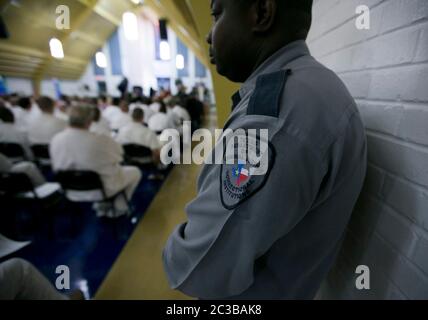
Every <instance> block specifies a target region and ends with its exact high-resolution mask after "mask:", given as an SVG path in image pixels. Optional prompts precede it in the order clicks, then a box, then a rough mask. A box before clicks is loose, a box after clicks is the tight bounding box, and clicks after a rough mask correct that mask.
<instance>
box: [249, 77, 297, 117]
mask: <svg viewBox="0 0 428 320" xmlns="http://www.w3.org/2000/svg"><path fill="white" fill-rule="evenodd" d="M291 74H292V71H291V69H284V70H279V71H276V72H273V73H268V74H263V75H261V76H259V77H258V78H257V80H256V87H255V89H254V92H253V94H252V96H251V98H250V101H249V103H248V108H247V115H261V116H269V117H275V118H277V117H278V116H279V111H280V104H281V96H282V93H283V91H284V87H285V84H286V82H287V79H288V77H289V76H290V75H291Z"/></svg>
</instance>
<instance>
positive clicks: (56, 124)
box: [28, 113, 67, 144]
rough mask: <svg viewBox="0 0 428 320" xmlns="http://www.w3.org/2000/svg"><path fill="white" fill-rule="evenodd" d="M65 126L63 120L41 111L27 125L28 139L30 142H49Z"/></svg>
mask: <svg viewBox="0 0 428 320" xmlns="http://www.w3.org/2000/svg"><path fill="white" fill-rule="evenodd" d="M66 127H67V123H66V122H65V121H64V120H61V119H58V118H57V117H55V116H54V115H52V114H47V113H42V114H40V115H38V116H36V117H35V118H34V119H33V120H32V121H31V122H30V123H29V125H28V139H29V140H30V142H31V143H32V144H49V143H50V142H51V140H52V138H53V137H54V136H55V135H56V134H57V133H59V132H61V131H63V130H64V129H65V128H66Z"/></svg>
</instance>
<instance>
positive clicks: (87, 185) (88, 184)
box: [56, 170, 133, 217]
mask: <svg viewBox="0 0 428 320" xmlns="http://www.w3.org/2000/svg"><path fill="white" fill-rule="evenodd" d="M56 180H57V181H58V182H59V183H60V185H61V187H62V189H63V190H64V193H65V197H66V198H67V200H68V201H70V202H74V203H110V204H111V206H112V209H113V213H114V216H115V217H117V210H116V207H115V205H114V201H115V200H116V198H118V197H119V196H123V198H124V199H125V201H126V204H127V206H128V215H131V214H132V211H133V210H132V207H131V204H130V202H129V200H128V197H127V195H126V192H125V190H121V191H119V192H118V193H116V194H115V195H113V196H111V197H108V196H107V193H106V191H105V188H104V184H103V182H102V181H101V178H100V176H99V175H98V174H97V173H96V172H93V171H81V170H65V171H59V172H57V173H56ZM70 193H79V194H86V195H87V194H88V193H91V195H92V193H93V197H90V199H89V198H87V199H85V198H82V200H80V199H79V200H77V199H76V198H74V197H73V195H72V194H70Z"/></svg>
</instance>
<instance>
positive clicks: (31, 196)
mask: <svg viewBox="0 0 428 320" xmlns="http://www.w3.org/2000/svg"><path fill="white" fill-rule="evenodd" d="M60 191H61V187H60V185H59V184H58V183H45V184H43V185H41V186H39V187H34V186H33V183H32V182H31V180H30V178H29V177H28V176H27V175H26V174H24V173H12V172H1V173H0V198H2V199H5V200H10V201H12V202H13V203H16V204H19V205H21V204H26V203H29V204H31V205H33V203H35V204H37V205H38V209H39V214H43V213H44V211H45V210H46V209H50V208H51V207H53V206H55V205H56V204H58V203H59V201H60V200H61V199H62V194H61V192H60ZM32 208H33V207H32ZM52 231H53V222H52Z"/></svg>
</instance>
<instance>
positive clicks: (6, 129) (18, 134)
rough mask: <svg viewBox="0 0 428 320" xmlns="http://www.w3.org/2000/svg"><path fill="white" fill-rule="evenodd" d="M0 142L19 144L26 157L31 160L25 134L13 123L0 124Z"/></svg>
mask: <svg viewBox="0 0 428 320" xmlns="http://www.w3.org/2000/svg"><path fill="white" fill-rule="evenodd" d="M0 142H5V143H16V144H19V145H21V146H22V147H23V148H24V151H25V155H26V157H27V158H28V159H30V160H31V159H32V158H33V153H32V152H31V150H30V142H29V141H28V138H27V134H26V133H25V132H22V131H21V130H18V128H17V127H16V125H15V124H13V123H3V122H0Z"/></svg>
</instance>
